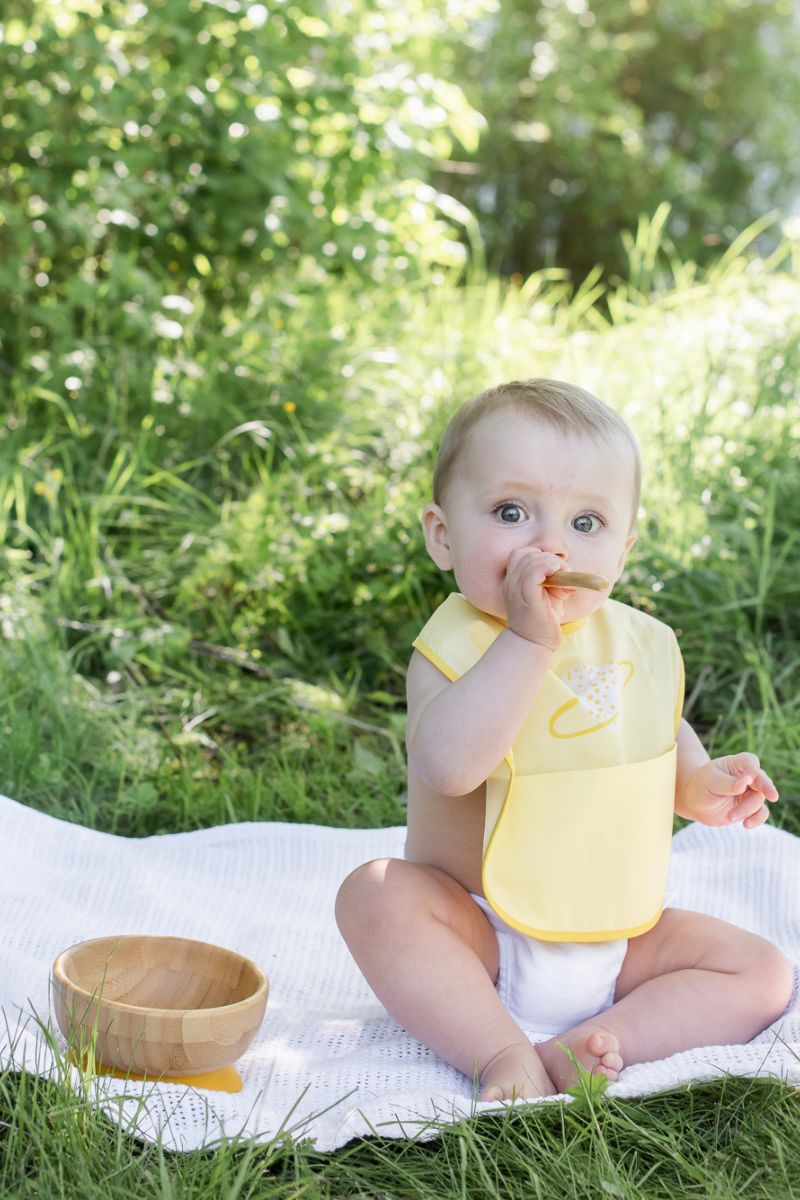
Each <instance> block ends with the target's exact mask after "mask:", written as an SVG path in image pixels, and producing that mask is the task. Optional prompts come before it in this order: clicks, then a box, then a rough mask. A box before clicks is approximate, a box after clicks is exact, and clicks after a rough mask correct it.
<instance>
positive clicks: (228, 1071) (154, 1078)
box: [70, 1055, 243, 1092]
mask: <svg viewBox="0 0 800 1200" xmlns="http://www.w3.org/2000/svg"><path fill="white" fill-rule="evenodd" d="M70 1059H71V1061H72V1062H73V1063H74V1064H75V1065H76V1066H80V1067H82V1068H83V1069H84V1070H86V1068H87V1066H88V1063H87V1062H85V1061H84V1062H83V1063H81V1062H80V1061H79V1060H78V1059H77V1058H76V1057H75V1056H74V1055H70ZM92 1074H93V1075H110V1076H111V1078H112V1079H132V1080H135V1081H137V1082H142V1083H184V1084H186V1085H187V1087H193V1088H200V1089H201V1090H203V1091H207V1092H240V1091H241V1090H242V1086H243V1084H242V1077H241V1075H240V1074H239V1072H238V1071H237V1070H235V1069H234V1068H233V1067H219V1068H218V1069H217V1070H216V1071H206V1072H205V1073H204V1074H202V1075H144V1074H141V1075H140V1074H139V1073H138V1072H137V1071H118V1070H117V1068H116V1067H107V1066H106V1065H105V1063H97V1064H96V1066H95V1067H94V1068H93V1070H92Z"/></svg>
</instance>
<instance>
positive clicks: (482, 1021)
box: [336, 379, 792, 1100]
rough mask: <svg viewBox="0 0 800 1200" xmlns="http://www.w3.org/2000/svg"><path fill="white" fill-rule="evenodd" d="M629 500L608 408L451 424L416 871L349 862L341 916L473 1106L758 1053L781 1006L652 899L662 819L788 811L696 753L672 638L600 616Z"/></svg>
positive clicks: (743, 763)
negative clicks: (696, 1059) (468, 1091)
mask: <svg viewBox="0 0 800 1200" xmlns="http://www.w3.org/2000/svg"><path fill="white" fill-rule="evenodd" d="M639 481H640V460H639V451H638V447H637V444H636V441H635V439H634V437H633V434H632V433H631V431H630V430H629V428H628V426H627V425H626V424H625V423H624V422H623V421H622V419H621V418H620V417H619V416H617V415H616V414H615V413H614V412H613V410H612V409H610V408H608V407H607V406H606V405H605V404H602V403H601V402H600V401H599V400H597V399H595V397H593V396H591V395H590V394H589V393H587V392H585V391H583V390H582V389H581V388H578V387H574V386H571V385H568V384H564V383H558V382H555V381H553V380H545V379H532V380H527V381H524V382H514V383H509V384H506V385H503V386H500V387H497V388H492V389H490V390H488V391H485V392H482V393H481V394H480V395H478V396H475V397H474V398H473V399H472V400H470V401H468V402H467V403H466V404H464V405H463V406H462V407H461V409H459V411H458V412H457V413H456V415H455V416H454V418H453V419H452V421H451V422H450V424H449V426H448V428H447V429H446V431H445V434H444V437H443V440H442V443H441V446H440V449H439V456H438V460H437V464H436V469H435V474H434V486H433V496H434V499H433V502H432V503H430V504H428V505H426V507H425V509H424V511H423V514H422V526H423V530H424V535H425V544H426V547H427V550H428V553H429V554H430V556H431V557H432V558H433V560H434V562H435V563H436V564H437V566H439V567H441V569H442V570H443V571H453V573H454V575H455V581H456V584H457V585H458V589H459V591H458V592H457V593H454V594H452V595H451V596H449V597H448V599H447V600H446V601H445V602H444V604H442V605H441V606H440V608H439V609H437V611H436V612H435V613H434V615H433V617H432V618H431V620H430V621H429V622H428V624H427V625H426V626H425V628H424V629H423V631H422V632H421V634H420V636H419V637H418V638H417V640H416V641H415V643H414V652H413V654H412V657H411V661H410V663H409V668H408V680H407V684H408V732H407V747H408V835H407V841H406V850H405V858H404V859H403V860H397V859H388V860H380V861H376V862H370V863H366V864H365V865H364V866H361V867H359V868H358V869H357V870H356V871H354V872H353V874H352V875H350V876H349V877H348V878H347V879H346V880H345V882H344V883H343V884H342V887H341V889H340V892H339V896H338V899H337V907H336V912H337V920H338V922H339V928H340V930H341V932H342V934H343V936H344V938H345V940H346V941H347V944H348V946H349V947H350V950H351V952H352V954H353V956H354V957H355V960H356V962H357V963H358V965H359V967H360V968H361V970H362V971H363V973H364V975H365V977H366V979H367V981H368V983H369V984H370V986H371V987H372V988H373V990H374V991H375V993H376V994H377V996H378V998H379V999H380V1000H381V1001H382V1002H383V1004H385V1006H386V1008H387V1009H388V1010H389V1012H390V1013H392V1015H393V1016H394V1017H395V1018H396V1019H397V1020H398V1021H399V1022H400V1023H401V1024H402V1025H403V1026H404V1027H405V1028H406V1029H407V1030H408V1031H409V1032H410V1033H411V1034H413V1035H414V1036H415V1037H417V1038H419V1039H420V1040H421V1041H422V1042H424V1044H425V1045H426V1046H428V1047H429V1048H430V1049H431V1050H433V1051H435V1053H437V1054H439V1055H441V1057H442V1058H444V1059H446V1060H447V1061H448V1062H449V1063H452V1064H453V1065H454V1066H456V1067H457V1068H458V1069H459V1070H461V1071H463V1072H464V1073H465V1074H466V1075H467V1076H469V1077H470V1078H474V1077H475V1076H477V1078H478V1079H479V1081H480V1099H481V1100H503V1099H511V1098H532V1097H536V1096H546V1095H551V1094H553V1093H556V1092H563V1091H564V1090H565V1089H566V1088H567V1087H569V1086H570V1084H572V1083H574V1082H575V1080H576V1076H577V1070H576V1068H575V1066H574V1063H573V1061H572V1057H571V1056H570V1055H567V1054H565V1053H564V1050H563V1048H562V1047H566V1048H567V1049H568V1050H569V1051H570V1052H571V1055H574V1057H575V1059H576V1060H577V1062H579V1063H580V1064H582V1065H583V1066H585V1067H586V1068H588V1069H590V1070H595V1071H597V1072H601V1073H602V1074H604V1075H606V1076H607V1077H608V1078H609V1079H611V1080H615V1079H616V1078H617V1076H618V1074H619V1072H620V1071H621V1070H622V1068H623V1066H625V1065H630V1064H632V1063H637V1062H644V1061H648V1060H651V1059H657V1058H665V1057H667V1056H668V1055H670V1054H674V1053H676V1052H677V1051H680V1050H687V1049H689V1048H691V1047H693V1046H703V1045H714V1044H716V1045H720V1044H728V1043H741V1042H746V1041H748V1040H749V1039H751V1038H752V1037H754V1036H755V1035H756V1034H757V1033H759V1032H760V1031H761V1030H763V1029H764V1028H765V1027H766V1026H767V1025H768V1024H770V1022H772V1021H774V1020H775V1019H776V1018H778V1017H779V1016H780V1015H781V1013H782V1012H783V1010H784V1009H785V1007H786V1005H787V1003H788V1001H789V997H790V994H791V988H792V973H791V968H790V965H789V963H788V962H787V960H786V959H785V957H784V956H783V954H781V952H780V951H779V950H778V949H777V948H776V947H775V946H773V945H771V944H770V943H769V942H767V941H765V940H764V939H763V938H761V937H757V936H756V935H754V934H752V933H748V932H745V931H744V930H742V929H738V928H736V927H735V926H733V925H729V924H727V923H726V922H724V921H720V920H717V919H715V918H713V917H708V916H704V915H701V914H699V913H694V912H687V911H684V910H681V909H679V908H675V907H672V906H671V905H670V901H669V897H668V896H667V894H666V880H667V866H668V858H669V850H670V840H671V834H672V820H673V814H674V813H678V815H679V816H681V817H686V818H689V819H690V820H695V821H700V822H702V823H703V824H705V825H728V824H730V823H731V822H742V823H743V825H744V827H745V828H746V829H754V828H756V827H757V826H759V825H761V824H762V823H763V822H764V821H766V819H767V816H768V812H767V802H768V801H770V802H771V801H775V800H777V798H778V793H777V791H776V789H775V787H774V785H773V783H772V781H771V780H770V779H769V777H768V776H767V775H766V774H765V772H764V771H763V770H762V769H761V767H760V764H759V760H758V758H757V757H756V756H755V755H754V754H750V753H741V754H733V755H726V756H724V757H722V758H717V759H713V760H711V759H709V756H708V754H707V753H706V751H705V750H704V749H703V746H702V745H701V743H700V741H699V739H698V737H697V735H696V734H695V733H694V731H693V730H692V728H691V727H690V726H689V725H688V724H687V722H686V721H685V720H683V719H682V717H681V709H682V704H683V668H682V663H681V657H680V652H679V650H678V647H677V642H676V640H675V637H674V635H673V633H672V632H671V631H670V630H669V629H667V627H666V626H664V625H662V624H661V622H659V621H656V620H655V619H654V618H652V617H650V616H647V615H645V614H644V613H641V612H638V611H637V610H635V609H632V608H630V607H628V606H627V605H624V604H620V603H618V602H617V601H615V600H610V599H609V598H608V594H609V592H610V590H611V588H612V587H613V585H614V583H615V582H616V581H617V579H619V576H620V574H621V573H622V570H623V567H624V565H625V560H626V558H627V556H628V553H629V551H630V549H631V547H632V546H633V544H634V542H635V540H636V513H637V509H638V503H639ZM561 571H568V572H582V573H587V574H590V575H593V576H598V577H600V585H601V590H591V589H588V588H576V587H570V586H563V585H562V586H558V582H559V572H561ZM525 1030H528V1031H532V1032H533V1033H535V1034H536V1035H538V1036H539V1037H541V1038H543V1040H540V1041H537V1042H536V1043H535V1044H534V1042H532V1041H531V1040H529V1038H528V1037H527V1036H526V1033H525V1032H524V1031H525Z"/></svg>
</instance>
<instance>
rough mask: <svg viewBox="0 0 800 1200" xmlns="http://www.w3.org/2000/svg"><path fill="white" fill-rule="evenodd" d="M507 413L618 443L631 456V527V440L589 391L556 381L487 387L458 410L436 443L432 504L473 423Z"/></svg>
mask: <svg viewBox="0 0 800 1200" xmlns="http://www.w3.org/2000/svg"><path fill="white" fill-rule="evenodd" d="M508 409H513V410H515V411H516V412H521V413H525V414H527V415H528V416H531V417H533V418H534V419H536V420H539V421H545V422H546V423H547V424H548V425H552V426H553V427H554V428H556V429H558V430H560V431H561V432H562V433H573V434H574V433H578V434H588V435H590V436H594V437H599V438H603V439H604V440H605V441H606V442H613V441H615V440H616V439H618V438H622V439H623V440H624V441H625V442H626V444H627V445H628V446H629V447H630V449H631V453H632V455H633V465H634V477H633V518H632V524H635V522H636V513H637V511H638V508H639V493H640V491H641V480H642V465H641V456H640V454H639V444H638V442H637V441H636V438H635V437H634V435H633V433H632V432H631V430H630V428H629V427H628V425H627V424H626V423H625V421H623V419H622V417H620V416H619V414H618V413H616V412H614V410H613V408H609V406H608V405H607V404H604V403H603V401H602V400H598V399H597V397H596V396H593V395H592V394H591V392H587V391H584V389H583V388H580V387H577V386H576V385H575V384H573V383H562V382H561V381H560V380H558V379H515V380H512V381H511V382H510V383H501V384H500V385H499V386H498V387H493V388H487V389H486V390H485V391H483V392H479V393H478V395H477V396H473V397H472V399H471V400H467V401H465V403H464V404H462V405H461V407H460V408H459V409H458V410H457V411H456V413H455V415H454V416H453V417H452V418H451V420H450V423H449V424H448V426H447V428H446V429H445V431H444V434H443V435H442V440H441V442H440V443H439V453H438V455H437V457H436V466H435V467H434V472H433V500H434V503H435V504H440V505H441V504H443V503H444V496H445V493H446V491H447V486H448V484H449V483H450V480H451V479H452V477H453V475H454V474H455V471H456V467H457V466H458V462H459V459H460V458H461V456H462V454H463V452H464V449H465V447H466V445H467V443H468V442H469V438H470V436H471V434H472V431H473V430H474V428H475V426H476V425H477V424H478V422H479V421H481V420H483V418H484V417H489V416H493V415H494V414H495V413H498V412H504V411H506V410H508Z"/></svg>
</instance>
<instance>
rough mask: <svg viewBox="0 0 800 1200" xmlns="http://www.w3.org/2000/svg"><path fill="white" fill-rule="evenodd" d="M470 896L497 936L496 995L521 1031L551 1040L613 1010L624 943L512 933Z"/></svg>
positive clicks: (485, 905) (479, 900) (478, 898)
mask: <svg viewBox="0 0 800 1200" xmlns="http://www.w3.org/2000/svg"><path fill="white" fill-rule="evenodd" d="M471 894H472V899H473V900H474V901H475V903H476V904H478V905H479V906H480V908H481V909H482V910H483V912H485V913H486V916H487V917H488V918H489V922H490V923H491V925H492V928H493V929H494V930H495V932H496V934H497V945H498V948H499V951H500V970H499V973H498V976H497V993H498V995H499V996H500V999H501V1000H502V1001H503V1004H504V1005H505V1007H506V1009H507V1010H508V1012H509V1013H510V1014H511V1016H512V1017H513V1018H514V1020H515V1021H516V1022H517V1024H518V1025H519V1026H520V1028H521V1029H524V1030H525V1032H526V1033H530V1034H532V1035H534V1034H541V1035H543V1036H544V1037H553V1036H554V1035H555V1034H559V1033H564V1032H565V1031H566V1030H567V1029H572V1028H573V1026H575V1025H579V1024H580V1023H581V1021H585V1020H587V1019H588V1018H589V1017H594V1016H596V1015H597V1013H600V1012H604V1011H605V1010H606V1009H607V1008H610V1007H611V1005H612V1004H613V1003H614V989H615V987H616V983H617V976H618V975H619V973H620V970H621V968H622V960H623V959H624V957H625V952H626V950H627V948H628V942H627V940H626V939H624V938H623V939H622V940H621V941H614V942H542V941H540V940H539V939H538V938H532V937H528V936H527V935H526V934H524V933H519V932H518V931H517V930H516V929H512V927H511V926H510V925H507V924H506V923H505V921H503V920H501V918H500V917H498V915H497V913H496V912H494V910H493V909H492V908H490V906H489V904H488V903H487V902H486V900H484V898H483V897H482V896H476V895H475V894H474V893H471ZM534 1040H536V1039H535V1038H534ZM539 1040H541V1039H539Z"/></svg>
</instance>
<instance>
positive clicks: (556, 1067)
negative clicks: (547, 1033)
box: [536, 1025, 622, 1092]
mask: <svg viewBox="0 0 800 1200" xmlns="http://www.w3.org/2000/svg"><path fill="white" fill-rule="evenodd" d="M561 1046H566V1047H567V1049H568V1050H571V1051H572V1053H573V1054H574V1055H575V1057H576V1058H577V1060H578V1062H579V1063H580V1064H581V1066H582V1067H585V1068H586V1070H587V1071H590V1072H591V1073H592V1074H594V1075H597V1074H600V1075H605V1076H607V1077H608V1079H609V1080H610V1081H611V1082H612V1083H614V1082H615V1081H616V1079H618V1077H619V1073H620V1071H621V1070H622V1055H621V1054H620V1047H619V1041H618V1039H617V1037H616V1036H615V1034H613V1033H609V1031H608V1030H607V1029H602V1028H600V1027H599V1026H597V1025H579V1026H577V1028H575V1029H571V1030H568V1031H567V1032H566V1033H563V1034H561V1036H560V1037H557V1038H551V1039H550V1041H549V1042H541V1043H539V1045H537V1047H536V1049H537V1051H538V1053H539V1057H540V1059H541V1060H542V1062H543V1063H544V1067H545V1070H546V1071H547V1074H548V1075H549V1076H550V1078H551V1079H552V1081H553V1083H554V1084H555V1086H556V1090H557V1091H559V1092H565V1091H566V1090H567V1088H568V1087H572V1085H573V1084H574V1083H577V1082H578V1072H577V1069H576V1067H575V1064H574V1063H573V1062H572V1060H571V1059H570V1058H568V1057H567V1055H566V1054H565V1053H564V1051H563V1050H562V1049H561Z"/></svg>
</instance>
